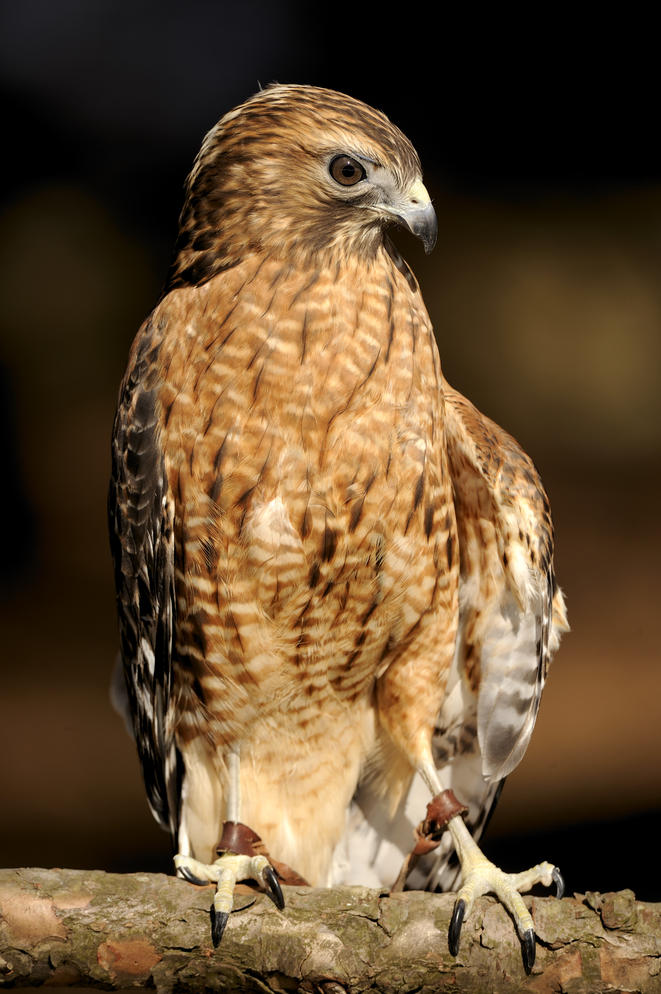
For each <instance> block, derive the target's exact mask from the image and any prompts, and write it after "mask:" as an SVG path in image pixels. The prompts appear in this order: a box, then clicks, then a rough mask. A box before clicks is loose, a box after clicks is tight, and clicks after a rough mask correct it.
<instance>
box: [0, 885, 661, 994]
mask: <svg viewBox="0 0 661 994" xmlns="http://www.w3.org/2000/svg"><path fill="white" fill-rule="evenodd" d="M211 895H212V891H211V890H210V888H208V887H194V886H192V885H191V884H187V883H185V882H184V881H181V880H177V879H175V878H173V877H166V876H162V875H156V874H146V873H145V874H131V875H125V876H124V875H118V874H110V873H103V872H101V871H98V870H95V871H87V870H40V869H24V870H0V986H19V987H20V986H32V985H35V986H36V985H39V984H43V983H46V984H48V985H57V986H78V985H89V986H92V987H98V988H105V989H125V988H129V987H156V989H157V990H158V991H166V992H170V991H199V990H203V989H206V990H209V991H250V992H260V994H265V992H278V994H281V992H293V991H302V992H307V994H314V992H319V994H343V992H354V991H355V992H362V991H371V992H375V991H379V992H384V994H390V992H397V994H405V992H410V994H413V992H423V991H424V992H432V991H453V992H469V991H471V992H472V991H479V992H481V994H483V992H500V991H508V992H512V991H534V992H537V994H542V992H547V991H548V992H551V991H552V992H566V994H581V992H589V994H599V992H602V991H604V992H605V991H609V992H613V991H641V992H647V991H659V992H661V905H652V904H643V903H641V902H639V901H636V899H635V897H634V895H633V893H632V892H631V891H621V892H619V893H616V894H594V893H593V894H586V895H576V896H575V897H574V898H565V899H564V900H562V901H558V900H555V899H554V898H536V897H535V898H532V899H531V903H532V912H533V917H534V919H535V925H536V928H537V934H538V937H539V944H538V948H537V963H536V965H535V968H534V971H533V973H532V974H531V976H529V977H527V976H526V975H525V973H524V970H523V965H522V962H521V953H520V948H519V944H518V942H517V940H516V938H515V935H514V929H513V926H512V922H511V921H510V919H509V918H508V916H507V914H506V913H505V911H504V910H503V909H502V907H501V906H500V905H498V904H497V903H496V902H495V900H492V899H490V898H482V899H480V901H479V902H478V904H477V905H476V907H475V909H474V911H473V913H472V915H471V916H470V918H469V919H468V921H467V922H466V923H465V924H464V929H463V934H462V940H461V948H460V951H459V956H458V957H457V958H456V959H454V958H453V957H452V956H451V955H450V953H449V952H448V944H447V932H448V924H449V920H450V914H451V912H452V905H453V898H452V896H451V895H445V894H440V895H436V894H424V893H420V892H417V891H411V892H407V893H402V894H393V895H388V894H386V893H385V892H381V893H380V892H378V891H372V890H367V889H366V888H362V887H341V888H336V889H334V890H313V889H311V888H304V887H300V888H297V887H288V888H286V892H285V897H286V901H287V906H286V908H285V911H284V912H282V913H280V912H278V911H277V910H276V908H275V907H274V905H273V904H272V903H271V901H269V899H268V898H267V897H265V896H263V895H261V894H260V895H254V894H251V893H249V892H247V891H244V892H242V893H241V894H240V895H237V900H236V904H237V905H245V907H243V908H242V910H238V911H236V913H235V914H233V915H232V916H231V918H230V921H229V924H228V926H227V930H226V932H225V935H224V937H223V940H222V943H221V946H220V947H219V948H218V949H216V950H214V949H213V947H212V945H211V938H210V926H209V906H210V902H211Z"/></svg>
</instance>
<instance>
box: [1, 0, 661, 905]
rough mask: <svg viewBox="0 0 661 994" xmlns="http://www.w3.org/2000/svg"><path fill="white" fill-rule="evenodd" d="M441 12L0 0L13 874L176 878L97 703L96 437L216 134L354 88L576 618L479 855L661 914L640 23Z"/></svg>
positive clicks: (650, 312)
mask: <svg viewBox="0 0 661 994" xmlns="http://www.w3.org/2000/svg"><path fill="white" fill-rule="evenodd" d="M436 10H437V13H436V17H434V18H432V17H431V16H428V15H426V14H425V11H424V9H422V8H420V9H418V8H415V7H413V6H410V7H409V8H405V9H402V8H393V9H391V12H390V13H387V12H386V10H385V8H383V7H380V6H377V7H374V6H373V5H371V6H370V5H367V6H359V5H357V4H335V5H332V4H326V5H323V7H321V6H319V7H317V6H315V7H313V6H312V5H310V4H308V3H305V4H303V3H296V2H290V3H285V2H276V3H266V2H244V3H241V4H231V5H230V4H223V3H212V2H203V0H189V2H187V3H181V4H172V3H168V2H159V3H156V2H144V0H132V2H131V3H128V2H126V0H119V2H118V0H112V2H110V0H94V2H91V3H90V2H89V0H32V2H26V3H24V4H11V5H10V4H7V3H4V4H3V5H2V6H1V7H0V86H1V89H2V97H3V113H2V133H3V135H4V141H3V146H4V150H3V153H2V164H3V166H4V182H3V184H2V187H1V197H2V215H1V219H0V227H1V233H2V237H1V240H0V446H1V447H0V451H1V453H2V458H3V470H4V471H3V483H2V487H1V488H0V501H1V502H2V516H1V517H0V521H2V525H3V528H2V532H3V535H2V543H1V544H0V584H1V585H2V605H1V608H0V611H1V614H0V626H1V634H2V637H1V639H0V654H1V656H2V681H1V684H0V686H1V691H0V810H1V813H2V817H1V818H0V864H4V865H37V866H39V865H41V866H52V865H60V866H62V865H68V866H74V867H99V868H106V869H112V870H135V869H163V870H168V869H169V867H170V863H169V843H168V839H167V837H166V836H165V835H164V834H163V833H162V832H160V831H159V830H158V828H157V827H156V826H155V824H154V823H153V822H152V820H151V816H150V815H149V812H148V810H147V805H146V802H145V799H144V793H143V789H142V783H141V779H140V774H139V770H138V764H137V760H136V757H135V755H134V749H133V745H132V743H131V742H130V741H129V739H128V737H127V736H126V734H125V732H124V729H123V726H122V724H121V721H120V719H119V718H117V716H116V715H115V714H114V713H113V711H112V710H111V707H110V704H109V700H108V682H109V678H110V672H111V669H112V665H113V660H114V656H115V653H116V649H117V635H116V622H115V614H114V594H113V587H112V577H111V564H110V558H109V553H108V546H107V538H106V521H105V498H106V485H107V477H108V472H109V453H108V450H109V436H110V430H111V425H112V419H113V413H114V405H115V399H116V393H117V388H118V384H119V381H120V378H121V375H122V372H123V368H124V364H125V361H126V355H127V350H128V347H129V344H130V341H131V339H132V337H133V335H134V334H135V331H136V330H137V328H138V326H139V324H140V322H141V321H142V319H143V318H144V317H145V316H146V314H147V313H148V312H149V310H150V309H151V307H152V306H153V304H154V302H155V300H156V298H157V295H158V293H159V291H160V288H161V284H162V281H163V278H164V275H165V272H166V268H167V265H168V262H169V257H170V250H171V246H172V243H173V241H174V236H175V231H176V220H177V215H178V211H179V208H180V204H181V190H182V184H183V181H184V178H185V175H186V173H187V171H188V169H189V167H190V165H191V163H192V159H193V156H194V155H195V153H196V151H197V149H198V147H199V144H200V141H201V139H202V136H203V134H204V133H205V131H206V130H207V129H208V128H209V127H211V126H212V125H213V124H214V123H215V121H216V120H217V119H218V118H219V117H220V116H221V115H222V114H223V113H224V112H225V111H226V110H228V109H229V108H230V107H231V106H233V105H234V104H236V103H238V102H240V101H242V100H243V99H245V98H246V97H247V96H248V95H249V94H251V93H252V92H254V91H255V90H256V89H257V87H258V84H260V83H261V84H265V83H268V82H270V81H272V80H278V81H280V82H307V83H314V84H317V85H323V86H330V87H334V88H336V89H340V90H344V91H346V92H349V93H351V94H353V95H354V96H357V97H360V98H362V99H364V100H366V101H367V102H369V103H372V104H374V105H376V106H377V107H380V108H381V109H383V110H384V111H386V113H388V115H389V116H390V117H391V118H392V119H393V120H394V121H395V122H396V123H397V124H398V125H399V126H400V127H402V129H403V130H404V131H405V132H406V133H407V134H408V136H409V137H410V138H411V139H412V141H413V142H414V144H415V145H416V147H417V149H418V151H419V153H420V156H421V158H422V161H423V165H424V168H425V180H426V182H427V185H428V187H429V189H430V191H431V193H432V195H433V197H434V200H435V204H436V208H437V213H438V217H439V226H440V234H439V241H438V245H437V248H436V250H435V252H434V253H433V254H432V255H431V256H430V257H429V258H425V257H424V255H422V253H421V251H420V249H419V247H418V245H417V244H415V243H414V241H413V239H408V238H407V237H406V236H405V235H401V236H400V234H399V233H398V235H397V239H398V242H399V244H400V247H401V248H402V250H403V251H404V253H405V254H406V255H407V257H408V259H409V261H410V262H411V263H412V265H413V267H414V269H415V270H416V273H417V274H418V276H419V279H420V282H421V284H422V288H423V292H424V295H425V299H426V301H427V304H428V308H429V310H430V313H431V315H432V319H433V321H434V325H435V327H436V329H437V333H438V339H439V346H440V351H441V359H442V362H443V364H444V369H445V373H446V375H447V377H448V378H449V379H450V381H451V382H452V383H453V384H454V385H455V386H457V387H458V388H459V389H460V390H462V391H463V392H464V393H466V394H468V395H469V396H470V397H471V399H472V400H473V401H474V402H475V403H477V405H478V406H479V407H481V408H482V409H483V410H484V411H485V412H486V413H488V414H489V415H490V416H491V417H493V418H495V419H496V420H497V421H499V422H500V423H501V424H502V425H503V426H504V427H506V428H507V429H508V430H509V431H511V432H512V433H513V434H514V435H515V436H516V437H517V438H519V439H520V441H521V442H522V443H523V445H524V446H525V447H526V449H527V450H528V451H529V452H530V453H531V454H532V456H533V457H534V459H535V461H536V463H537V465H538V467H539V468H540V470H541V472H542V475H543V478H544V481H545V483H546V486H547V489H548V491H549V494H550V497H551V501H552V505H553V509H554V517H555V524H556V535H557V557H556V562H557V572H558V577H559V580H560V583H561V584H562V586H563V587H564V589H565V592H566V595H567V599H568V605H569V614H570V620H571V624H572V629H573V631H572V633H571V635H569V636H568V637H567V638H566V640H565V643H564V645H563V647H562V649H561V651H560V653H559V655H558V656H557V658H556V662H555V664H554V667H553V670H552V673H551V677H550V681H549V684H548V687H547V690H546V693H545V698H544V702H543V705H542V710H541V715H540V719H539V721H538V725H537V730H536V732H535V735H534V736H533V740H532V744H531V746H530V748H529V750H528V753H527V755H526V758H525V760H524V761H523V763H522V764H521V766H520V768H519V769H518V770H517V771H516V773H515V774H514V775H512V777H511V778H510V781H509V783H508V785H507V787H506V789H505V792H504V794H503V797H502V800H501V803H500V806H499V809H498V811H497V813H496V815H495V817H494V819H493V822H492V824H491V827H490V829H489V835H488V844H487V851H488V852H489V853H490V854H491V855H492V856H493V857H494V858H496V859H499V860H501V861H502V863H503V865H505V867H506V868H511V869H520V868H522V867H523V866H527V865H529V864H531V863H534V862H537V861H539V860H541V859H550V860H556V861H557V862H558V863H559V864H560V865H561V866H562V868H563V870H564V872H565V876H566V878H567V883H568V887H569V890H570V891H572V890H577V891H581V890H587V889H590V890H607V889H614V888H620V887H625V886H630V887H633V888H634V890H635V891H636V893H637V894H638V896H639V897H641V898H643V899H647V900H661V873H660V871H659V863H658V860H657V859H656V857H655V853H656V843H657V841H658V837H659V831H660V829H661V768H660V764H659V752H660V746H661V669H660V667H659V637H658V628H659V594H660V593H661V583H660V580H659V566H658V563H659V554H660V552H661V549H660V541H659V540H660V528H659V514H658V512H659V481H660V477H661V474H660V471H659V466H660V463H659V455H660V453H661V417H660V414H661V397H660V391H659V380H660V376H659V374H660V371H661V279H660V265H661V156H660V155H659V149H658V147H657V133H658V106H659V83H658V56H657V55H656V54H655V53H654V51H653V49H652V47H651V45H652V44H653V42H652V39H654V38H655V37H656V33H655V32H654V31H653V30H652V28H651V25H646V24H644V23H641V22H637V23H633V22H631V23H628V22H627V21H623V19H622V16H623V15H622V11H621V10H620V11H619V12H618V15H617V17H618V19H617V20H613V22H612V23H607V22H606V21H605V20H604V18H605V15H604V13H603V11H601V12H600V14H599V17H598V19H596V20H594V21H592V20H588V18H587V16H586V18H585V21H584V22H579V20H578V18H577V15H576V13H573V14H572V15H571V16H569V15H567V16H566V17H565V18H563V16H562V15H561V13H559V12H558V11H557V10H554V13H553V14H551V12H550V9H549V10H547V11H545V10H544V9H539V10H538V11H537V13H536V14H535V15H534V18H533V15H532V14H530V12H528V13H527V14H526V15H525V17H524V16H523V14H521V15H519V17H518V18H516V19H515V18H514V17H513V18H512V20H511V22H508V20H507V17H506V15H505V14H504V12H503V10H502V7H501V6H499V7H498V8H497V10H498V13H497V15H495V16H494V15H486V14H482V15H480V14H478V12H477V8H474V7H472V6H471V7H470V9H467V12H466V13H465V14H464V15H462V14H461V13H460V12H458V11H456V10H454V11H452V12H450V11H449V10H446V9H442V8H439V7H437V8H436ZM613 17H614V18H615V15H613ZM531 18H533V19H531ZM648 38H649V39H650V44H649V45H648V43H647V39H648Z"/></svg>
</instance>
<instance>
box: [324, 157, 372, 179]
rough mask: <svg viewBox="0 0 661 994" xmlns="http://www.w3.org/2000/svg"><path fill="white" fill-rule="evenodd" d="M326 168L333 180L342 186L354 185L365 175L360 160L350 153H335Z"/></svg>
mask: <svg viewBox="0 0 661 994" xmlns="http://www.w3.org/2000/svg"><path fill="white" fill-rule="evenodd" d="M328 170H329V172H330V174H331V176H332V177H333V179H334V180H335V182H336V183H340V184H341V185H342V186H355V185H356V183H360V181H361V179H365V176H366V175H367V174H366V172H365V170H364V169H363V167H362V166H361V164H360V162H357V161H356V160H355V159H352V158H351V156H350V155H336V156H335V158H334V159H333V161H332V162H331V164H330V166H329V167H328Z"/></svg>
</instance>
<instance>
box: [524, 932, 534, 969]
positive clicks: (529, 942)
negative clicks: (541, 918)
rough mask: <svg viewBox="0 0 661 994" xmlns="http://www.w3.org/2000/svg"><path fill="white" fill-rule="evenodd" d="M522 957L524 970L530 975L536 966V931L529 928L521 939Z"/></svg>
mask: <svg viewBox="0 0 661 994" xmlns="http://www.w3.org/2000/svg"><path fill="white" fill-rule="evenodd" d="M521 955H522V956H523V968H524V970H525V971H526V973H528V974H529V973H530V972H531V971H532V968H533V966H534V965H535V931H534V929H532V928H527V929H526V930H525V932H524V933H523V936H522V937H521Z"/></svg>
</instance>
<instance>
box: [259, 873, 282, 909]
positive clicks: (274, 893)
mask: <svg viewBox="0 0 661 994" xmlns="http://www.w3.org/2000/svg"><path fill="white" fill-rule="evenodd" d="M262 877H263V878H264V884H265V885H266V888H267V890H268V892H269V894H270V895H271V897H272V898H273V902H274V904H275V906H276V907H277V909H278V911H282V909H283V908H284V906H285V899H284V897H283V896H282V889H281V887H280V883H279V881H278V878H277V877H276V875H275V870H274V869H273V867H272V866H265V867H264V870H263V872H262Z"/></svg>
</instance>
